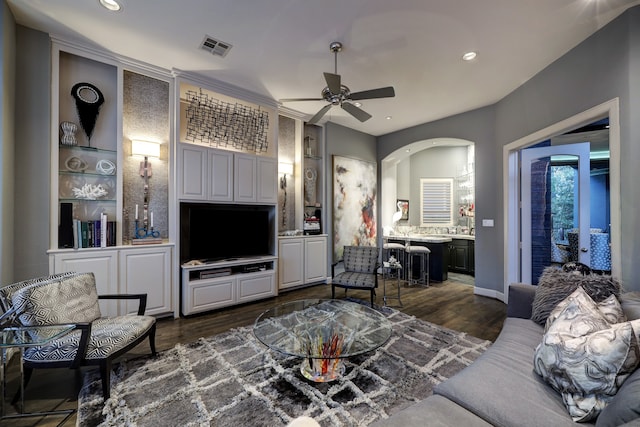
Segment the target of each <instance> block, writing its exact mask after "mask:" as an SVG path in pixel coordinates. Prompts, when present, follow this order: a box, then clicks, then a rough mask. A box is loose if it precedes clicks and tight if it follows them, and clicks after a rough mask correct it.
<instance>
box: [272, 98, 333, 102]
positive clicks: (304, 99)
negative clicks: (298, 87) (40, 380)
mask: <svg viewBox="0 0 640 427" xmlns="http://www.w3.org/2000/svg"><path fill="white" fill-rule="evenodd" d="M297 101H324V98H284V99H279V100H278V102H297Z"/></svg>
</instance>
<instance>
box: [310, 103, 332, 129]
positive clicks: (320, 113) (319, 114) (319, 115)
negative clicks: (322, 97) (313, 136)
mask: <svg viewBox="0 0 640 427" xmlns="http://www.w3.org/2000/svg"><path fill="white" fill-rule="evenodd" d="M332 106H333V105H332V104H327V105H325V106H324V107H322V108H321V109H320V111H318V112H317V113H316V115H315V116H313V117H311V120H309V121H308V122H307V123H309V124H310V125H312V124H314V123H316V122H317V121H318V120H320V119H321V118H322V116H324V115H325V114H326V113H327V111H329V109H330V108H331V107H332Z"/></svg>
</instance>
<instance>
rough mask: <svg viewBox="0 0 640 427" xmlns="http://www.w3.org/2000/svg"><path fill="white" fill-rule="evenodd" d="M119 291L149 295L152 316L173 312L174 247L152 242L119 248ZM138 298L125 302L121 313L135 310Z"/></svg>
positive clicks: (149, 311)
mask: <svg viewBox="0 0 640 427" xmlns="http://www.w3.org/2000/svg"><path fill="white" fill-rule="evenodd" d="M118 267H119V268H118V269H119V272H120V282H119V286H120V291H121V293H125V294H144V293H146V294H147V310H146V314H149V315H157V316H160V315H166V314H169V313H172V312H173V305H172V303H171V301H172V298H171V283H172V281H171V247H168V246H155V245H153V246H152V245H150V246H149V247H145V248H131V249H122V250H120V251H119V257H118ZM137 310H138V303H137V301H125V302H123V303H122V306H121V307H120V313H121V314H131V313H136V312H137Z"/></svg>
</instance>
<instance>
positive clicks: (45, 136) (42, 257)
mask: <svg viewBox="0 0 640 427" xmlns="http://www.w3.org/2000/svg"><path fill="white" fill-rule="evenodd" d="M16 45H17V47H18V51H19V52H29V55H18V56H17V58H16V72H17V79H16V94H17V96H16V104H15V105H16V122H15V123H16V144H15V164H16V178H18V177H19V179H16V181H15V221H14V230H15V233H16V239H15V245H14V251H15V260H14V269H15V270H14V277H13V281H18V280H24V279H28V278H32V277H38V276H43V275H46V274H48V273H49V260H48V258H47V250H48V249H49V217H50V215H49V209H50V208H49V193H50V191H49V188H50V187H51V183H50V179H51V175H50V158H51V136H50V135H51V133H50V129H51V125H50V116H51V73H50V69H51V65H50V64H51V45H50V41H49V36H48V35H47V34H45V33H42V32H39V31H34V30H31V29H28V28H25V27H22V26H17V27H16Z"/></svg>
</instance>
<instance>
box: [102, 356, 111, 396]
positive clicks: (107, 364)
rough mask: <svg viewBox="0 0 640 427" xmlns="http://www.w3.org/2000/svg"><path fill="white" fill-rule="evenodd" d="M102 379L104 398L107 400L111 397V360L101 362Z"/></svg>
mask: <svg viewBox="0 0 640 427" xmlns="http://www.w3.org/2000/svg"><path fill="white" fill-rule="evenodd" d="M100 377H101V378H102V397H103V398H104V400H107V399H108V398H109V396H111V359H104V360H102V361H101V362H100Z"/></svg>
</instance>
